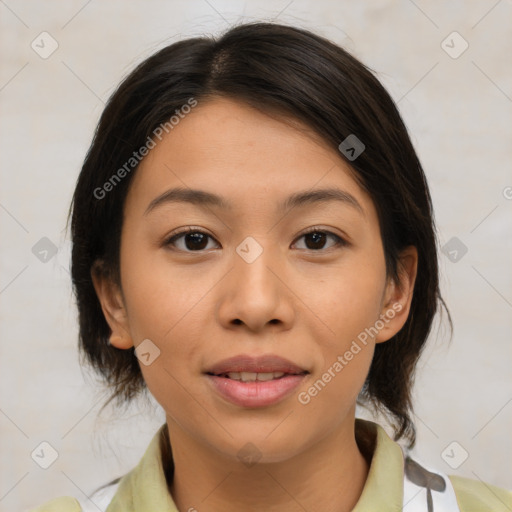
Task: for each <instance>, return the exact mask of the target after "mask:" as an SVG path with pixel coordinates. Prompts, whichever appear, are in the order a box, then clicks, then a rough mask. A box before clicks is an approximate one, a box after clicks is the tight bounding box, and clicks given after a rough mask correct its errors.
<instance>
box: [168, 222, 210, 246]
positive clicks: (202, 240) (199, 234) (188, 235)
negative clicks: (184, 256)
mask: <svg viewBox="0 0 512 512" xmlns="http://www.w3.org/2000/svg"><path fill="white" fill-rule="evenodd" d="M209 238H210V239H211V240H214V239H213V237H212V236H210V235H209V234H208V233H205V232H204V231H201V230H199V229H196V228H193V227H189V228H187V229H184V230H182V231H179V232H178V233H174V234H172V235H171V236H170V237H168V238H167V239H166V240H165V242H164V246H166V247H167V246H171V249H172V250H176V249H177V250H179V251H183V252H204V249H205V248H206V247H207V245H208V239H209Z"/></svg>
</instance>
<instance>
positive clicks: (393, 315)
mask: <svg viewBox="0 0 512 512" xmlns="http://www.w3.org/2000/svg"><path fill="white" fill-rule="evenodd" d="M417 269H418V251H417V249H416V247H414V246H409V247H407V248H406V249H404V250H403V251H402V252H401V254H400V259H399V262H398V277H399V282H396V281H395V280H394V279H391V278H390V279H389V280H388V283H387V285H386V290H385V293H384V300H383V308H382V311H381V314H380V320H381V322H382V324H384V325H383V327H382V329H380V330H379V333H378V334H377V336H376V337H375V342H376V343H382V342H384V341H387V340H389V339H390V338H392V337H393V336H394V335H395V334H397V333H398V332H399V331H400V329H402V327H403V326H404V325H405V322H406V321H407V318H408V316H409V312H410V309H411V302H412V297H413V291H414V283H415V282H416V274H417Z"/></svg>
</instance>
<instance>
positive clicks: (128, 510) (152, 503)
mask: <svg viewBox="0 0 512 512" xmlns="http://www.w3.org/2000/svg"><path fill="white" fill-rule="evenodd" d="M355 421H356V423H355V436H356V441H357V443H358V446H359V447H360V449H361V451H362V452H363V453H364V454H365V456H366V457H367V459H370V458H371V463H370V470H369V473H368V477H367V480H366V483H365V486H364V488H363V492H362V494H361V496H360V498H359V501H358V502H357V504H356V506H355V508H354V509H353V512H367V511H369V510H377V509H378V510H379V512H396V510H401V508H402V504H403V489H404V487H403V486H404V484H403V478H404V456H403V452H402V449H401V447H400V445H399V444H398V443H396V442H395V441H393V440H392V439H391V438H390V437H389V436H388V434H387V433H386V431H385V430H384V429H383V428H382V427H381V426H380V425H378V424H377V423H374V422H372V421H367V420H363V419H361V418H356V420H355ZM166 432H167V425H166V424H164V425H162V427H160V429H159V430H158V432H157V433H156V434H155V436H154V437H153V439H152V440H151V443H150V444H149V446H148V448H147V450H146V452H145V453H144V455H143V457H142V459H141V460H140V462H139V463H138V465H137V466H136V467H135V468H134V469H133V470H132V471H130V472H129V473H128V474H126V475H125V476H124V477H123V478H122V479H121V480H120V482H119V485H118V487H117V490H116V493H115V495H114V497H113V499H112V501H111V502H110V505H109V506H108V508H107V510H106V512H135V511H139V510H158V511H159V512H164V511H165V512H179V511H178V508H177V506H176V504H175V503H174V501H173V499H172V497H171V495H170V493H169V491H168V488H167V481H166V478H165V473H164V468H163V465H162V449H165V442H166V441H165V436H166Z"/></svg>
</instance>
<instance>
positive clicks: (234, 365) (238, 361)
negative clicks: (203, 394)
mask: <svg viewBox="0 0 512 512" xmlns="http://www.w3.org/2000/svg"><path fill="white" fill-rule="evenodd" d="M231 372H253V373H270V372H283V373H290V374H300V373H304V372H307V370H306V369H305V368H301V367H300V366H298V365H296V364H295V363H292V362H291V361H289V360H288V359H285V358H284V357H280V356H276V355H273V354H268V355H263V356H250V355H246V354H241V355H238V356H234V357H230V358H229V359H224V360H222V361H219V362H218V363H216V364H214V365H213V366H212V367H211V368H209V369H208V370H206V372H205V373H213V374H215V375H220V374H223V373H231ZM307 373H309V372H307Z"/></svg>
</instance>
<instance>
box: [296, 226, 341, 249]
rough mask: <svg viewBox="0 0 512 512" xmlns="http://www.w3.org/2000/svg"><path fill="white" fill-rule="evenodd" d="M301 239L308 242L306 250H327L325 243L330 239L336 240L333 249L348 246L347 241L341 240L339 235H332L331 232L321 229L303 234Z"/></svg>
mask: <svg viewBox="0 0 512 512" xmlns="http://www.w3.org/2000/svg"><path fill="white" fill-rule="evenodd" d="M300 238H304V239H305V241H306V247H305V249H306V250H313V251H317V250H319V249H325V247H324V246H325V243H326V240H327V239H328V238H331V239H333V240H334V244H333V245H331V247H338V246H343V245H346V242H345V240H343V238H340V237H339V236H338V235H335V234H334V233H331V232H330V231H321V230H319V229H312V230H310V231H308V232H307V233H304V234H302V235H301V236H300V237H299V239H300Z"/></svg>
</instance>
